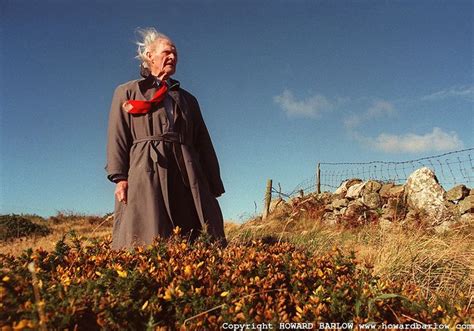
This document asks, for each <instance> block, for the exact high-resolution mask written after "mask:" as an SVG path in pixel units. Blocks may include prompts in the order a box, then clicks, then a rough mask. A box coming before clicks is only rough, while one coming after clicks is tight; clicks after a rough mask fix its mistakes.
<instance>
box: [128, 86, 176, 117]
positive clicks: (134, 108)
mask: <svg viewBox="0 0 474 331" xmlns="http://www.w3.org/2000/svg"><path fill="white" fill-rule="evenodd" d="M166 92H168V84H166V82H163V83H162V84H161V85H160V88H159V89H158V90H157V91H156V93H155V95H154V96H153V98H151V100H149V101H142V100H128V101H125V102H124V103H123V105H122V109H123V110H125V111H126V112H127V113H130V114H146V113H148V112H149V111H150V110H151V107H153V105H155V104H157V103H159V102H161V101H163V99H164V98H165V96H166Z"/></svg>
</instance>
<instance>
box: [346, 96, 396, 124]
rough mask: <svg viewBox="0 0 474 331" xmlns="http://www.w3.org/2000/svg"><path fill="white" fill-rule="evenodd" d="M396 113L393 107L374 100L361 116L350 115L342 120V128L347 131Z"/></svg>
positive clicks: (383, 101) (382, 101)
mask: <svg viewBox="0 0 474 331" xmlns="http://www.w3.org/2000/svg"><path fill="white" fill-rule="evenodd" d="M396 113H397V110H396V109H395V107H394V106H393V105H392V104H391V103H390V102H388V101H385V100H376V101H374V102H373V103H372V106H371V107H369V108H368V109H367V110H366V111H365V112H364V113H362V114H352V115H350V116H347V117H346V118H344V120H343V121H344V126H345V127H346V128H348V129H353V128H355V127H358V126H359V125H361V124H363V123H365V122H367V121H369V120H373V119H376V118H381V117H389V116H393V115H395V114H396Z"/></svg>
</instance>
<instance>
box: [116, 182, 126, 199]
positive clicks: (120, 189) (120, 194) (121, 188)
mask: <svg viewBox="0 0 474 331" xmlns="http://www.w3.org/2000/svg"><path fill="white" fill-rule="evenodd" d="M127 191H128V181H126V180H121V181H120V182H118V183H117V185H115V197H116V198H117V200H118V201H119V202H123V203H124V204H127Z"/></svg>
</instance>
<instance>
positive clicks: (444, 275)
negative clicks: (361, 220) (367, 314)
mask: <svg viewBox="0 0 474 331" xmlns="http://www.w3.org/2000/svg"><path fill="white" fill-rule="evenodd" d="M473 230H474V229H473V226H472V225H470V226H462V227H459V228H457V229H452V230H451V231H448V232H446V233H444V234H438V233H436V232H434V231H430V230H427V229H425V228H422V227H416V226H414V227H407V226H406V225H405V226H403V225H399V224H395V225H392V226H390V227H388V228H387V227H385V228H384V227H381V226H379V225H378V224H369V225H366V226H363V227H359V228H354V229H345V228H343V227H338V226H328V225H323V224H321V223H320V222H317V221H314V220H308V219H303V220H281V219H276V220H275V219H273V220H268V221H265V222H262V221H261V220H260V219H258V218H257V219H254V220H251V221H249V222H247V223H245V224H243V225H242V226H241V227H240V228H238V229H233V230H232V231H231V232H229V233H228V237H229V241H233V242H239V241H246V240H247V241H248V240H253V239H256V238H262V237H265V236H273V237H274V238H275V239H278V240H288V241H290V242H292V243H295V244H298V245H302V246H305V247H306V248H308V249H310V250H312V251H314V252H316V253H318V254H323V253H324V252H327V251H329V250H330V249H332V248H333V247H335V246H336V247H338V248H340V249H342V250H343V251H346V252H350V251H354V252H355V253H356V257H357V259H358V260H360V261H362V262H363V263H365V264H367V265H372V266H373V267H374V272H375V273H376V274H377V275H378V276H380V277H382V278H384V279H389V280H397V281H402V282H404V283H406V284H408V283H410V284H416V285H417V286H419V287H420V288H421V289H422V292H423V293H422V295H423V296H424V297H425V298H427V299H429V300H431V299H435V298H437V299H440V298H442V299H443V300H448V301H449V302H451V303H453V304H454V303H455V302H456V300H457V299H458V298H459V297H460V296H467V297H468V298H470V300H471V307H472V305H474V232H473Z"/></svg>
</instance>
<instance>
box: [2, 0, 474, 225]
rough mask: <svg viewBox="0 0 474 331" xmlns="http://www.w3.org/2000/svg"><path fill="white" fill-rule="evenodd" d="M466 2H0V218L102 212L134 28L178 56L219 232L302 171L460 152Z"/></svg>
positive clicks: (470, 94) (473, 123)
mask: <svg viewBox="0 0 474 331" xmlns="http://www.w3.org/2000/svg"><path fill="white" fill-rule="evenodd" d="M473 4H474V2H473V1H459V0H458V1H456V0H455V1H302V0H298V1H231V0H228V1H199V2H198V1H173V2H172V1H166V2H165V1H136V2H133V4H132V2H129V1H105V0H104V1H59V0H56V1H52V0H45V1H26V0H15V1H13V0H0V17H1V19H0V29H1V30H0V31H1V39H0V48H1V51H0V64H1V66H0V110H1V115H0V121H1V124H0V125H1V127H0V149H1V150H0V152H1V162H0V175H1V176H0V190H1V191H0V212H1V213H11V212H15V213H20V212H23V213H37V214H40V215H43V216H48V215H52V214H55V213H56V211H59V210H70V211H76V212H82V213H91V214H103V213H106V212H110V211H111V210H112V209H113V189H114V187H113V186H114V185H113V184H112V183H110V182H108V181H107V180H106V177H105V171H104V169H103V167H104V165H105V142H106V131H107V118H108V112H109V106H110V101H111V97H112V93H113V90H114V88H115V87H116V86H117V85H118V84H120V83H123V82H125V81H128V80H131V79H136V78H138V62H137V60H135V59H134V56H135V45H134V41H135V40H136V34H135V30H136V28H137V27H147V26H154V27H156V28H157V29H158V30H160V31H162V32H164V33H165V34H167V35H169V36H170V37H171V38H172V39H173V40H174V42H175V43H176V45H177V48H178V52H179V63H178V70H177V73H176V74H175V78H176V79H178V80H180V81H181V84H182V87H184V88H186V89H187V90H189V91H190V92H191V93H193V94H194V95H195V96H196V97H197V98H198V100H199V102H200V105H201V109H202V111H203V115H204V118H205V120H206V123H207V125H208V128H209V130H210V132H211V136H212V139H213V141H214V145H215V148H216V151H217V153H218V156H219V160H220V164H221V171H222V176H223V180H224V184H225V187H226V191H227V192H226V194H225V195H224V196H223V197H221V198H220V199H219V201H220V204H221V207H222V210H223V213H224V217H225V218H226V219H233V220H236V221H239V220H243V219H245V218H246V217H248V216H249V215H251V214H253V213H254V211H255V204H256V205H257V208H258V210H260V209H261V201H262V199H263V194H264V189H265V182H266V179H267V178H273V180H274V181H275V182H279V183H281V186H282V188H283V191H291V190H292V189H293V188H294V187H295V186H296V185H297V184H298V183H299V182H301V181H302V180H304V179H306V178H308V177H311V176H312V175H313V174H314V171H315V166H316V163H317V162H342V161H350V162H364V161H370V160H387V161H399V160H401V161H402V160H408V159H415V158H419V157H423V156H427V155H432V154H439V153H442V152H445V151H451V150H456V149H462V148H469V147H473V146H474V135H473V132H474V130H473V129H474V119H473V117H474V116H473V102H474V81H473V45H474V39H473Z"/></svg>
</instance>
